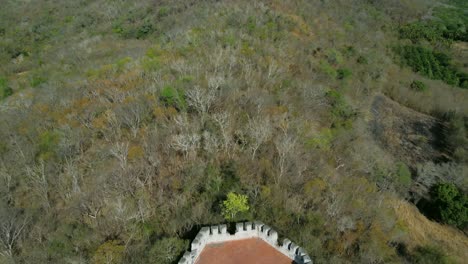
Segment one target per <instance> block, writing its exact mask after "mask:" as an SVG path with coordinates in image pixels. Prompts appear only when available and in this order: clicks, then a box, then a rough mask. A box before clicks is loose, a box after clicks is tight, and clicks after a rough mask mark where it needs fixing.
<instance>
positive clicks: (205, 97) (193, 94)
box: [186, 86, 216, 123]
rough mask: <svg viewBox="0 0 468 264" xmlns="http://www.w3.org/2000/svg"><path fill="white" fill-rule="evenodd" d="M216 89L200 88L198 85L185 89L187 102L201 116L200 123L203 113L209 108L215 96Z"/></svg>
mask: <svg viewBox="0 0 468 264" xmlns="http://www.w3.org/2000/svg"><path fill="white" fill-rule="evenodd" d="M215 92H216V90H214V89H201V88H200V87H199V86H195V87H194V88H193V89H192V90H189V91H187V94H186V95H187V102H188V104H189V106H191V107H193V108H194V109H195V110H196V111H197V112H198V113H199V114H200V115H201V118H202V123H203V120H204V116H205V114H206V113H207V112H208V110H209V109H210V107H211V105H212V104H213V102H214V100H215V98H216V96H215Z"/></svg>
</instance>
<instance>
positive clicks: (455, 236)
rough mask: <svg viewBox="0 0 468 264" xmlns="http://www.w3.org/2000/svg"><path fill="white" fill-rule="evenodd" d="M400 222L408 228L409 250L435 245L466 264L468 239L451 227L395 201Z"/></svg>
mask: <svg viewBox="0 0 468 264" xmlns="http://www.w3.org/2000/svg"><path fill="white" fill-rule="evenodd" d="M391 205H392V206H393V208H394V209H395V213H396V215H397V217H398V220H399V221H400V222H401V223H402V224H403V225H404V226H405V227H406V228H407V235H408V238H407V241H406V244H407V246H408V248H409V250H412V249H414V248H415V247H417V246H424V245H434V246H437V247H438V248H441V249H442V250H443V251H445V253H446V254H447V255H448V256H450V257H451V258H453V260H455V261H456V262H457V263H466V262H465V261H466V259H468V237H467V236H466V235H465V234H463V233H462V232H461V231H459V230H457V229H455V228H452V227H450V226H446V225H441V224H439V223H437V222H433V221H431V220H429V219H427V218H426V217H425V216H424V215H422V214H421V213H420V212H419V210H418V209H417V208H416V207H415V206H414V205H412V204H410V203H408V202H406V201H401V200H393V201H391Z"/></svg>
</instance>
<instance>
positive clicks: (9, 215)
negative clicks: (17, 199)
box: [0, 208, 29, 257]
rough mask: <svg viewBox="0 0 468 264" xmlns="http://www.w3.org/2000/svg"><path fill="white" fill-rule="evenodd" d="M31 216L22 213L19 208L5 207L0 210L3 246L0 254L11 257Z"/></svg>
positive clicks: (0, 240) (0, 237) (0, 234)
mask: <svg viewBox="0 0 468 264" xmlns="http://www.w3.org/2000/svg"><path fill="white" fill-rule="evenodd" d="M28 223H29V218H28V217H25V216H23V215H21V213H20V212H19V211H18V210H14V209H9V208H3V210H1V212H0V245H1V247H2V248H3V250H2V251H0V255H2V256H8V257H11V256H12V255H13V250H14V249H15V246H16V245H17V244H18V243H19V241H20V239H21V236H22V235H23V233H24V232H25V230H26V227H27V225H28Z"/></svg>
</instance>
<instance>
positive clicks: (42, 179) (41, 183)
mask: <svg viewBox="0 0 468 264" xmlns="http://www.w3.org/2000/svg"><path fill="white" fill-rule="evenodd" d="M26 174H27V176H28V180H29V184H30V185H31V189H32V191H34V192H36V194H37V196H39V198H40V199H41V201H42V203H43V204H44V207H45V208H46V209H49V208H50V201H49V181H48V180H47V176H46V172H45V165H44V162H43V161H42V160H41V161H39V164H37V165H35V166H34V167H27V168H26Z"/></svg>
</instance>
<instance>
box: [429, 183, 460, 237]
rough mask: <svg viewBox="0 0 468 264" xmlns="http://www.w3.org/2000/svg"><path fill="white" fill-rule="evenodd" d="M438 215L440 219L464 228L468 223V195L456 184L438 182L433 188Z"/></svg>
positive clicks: (433, 198) (434, 203)
mask: <svg viewBox="0 0 468 264" xmlns="http://www.w3.org/2000/svg"><path fill="white" fill-rule="evenodd" d="M431 196H432V200H433V206H434V207H435V209H436V217H437V218H439V220H440V221H442V222H444V223H447V224H450V225H454V226H457V227H459V228H464V227H465V226H466V225H467V223H468V196H467V195H466V194H463V193H462V192H461V191H460V190H459V189H458V188H457V187H456V186H455V185H454V184H452V183H442V184H438V185H436V186H435V187H433V188H432V190H431Z"/></svg>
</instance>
